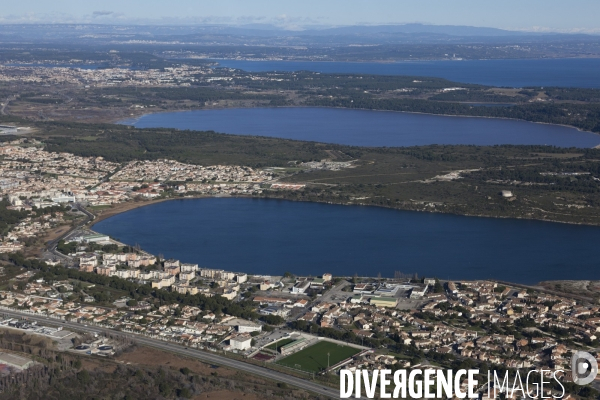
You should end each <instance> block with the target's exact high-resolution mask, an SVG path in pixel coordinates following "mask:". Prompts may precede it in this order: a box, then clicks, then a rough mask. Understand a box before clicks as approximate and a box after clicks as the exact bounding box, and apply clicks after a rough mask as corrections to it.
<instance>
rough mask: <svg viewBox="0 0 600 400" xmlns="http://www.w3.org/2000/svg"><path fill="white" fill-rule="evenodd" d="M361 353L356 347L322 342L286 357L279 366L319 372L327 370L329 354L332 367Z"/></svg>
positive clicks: (279, 362)
mask: <svg viewBox="0 0 600 400" xmlns="http://www.w3.org/2000/svg"><path fill="white" fill-rule="evenodd" d="M359 352H360V351H359V350H358V349H356V348H354V347H350V346H344V345H340V344H337V343H333V342H327V341H321V342H319V343H317V344H315V345H313V346H310V347H307V348H305V349H304V350H300V351H299V352H297V353H294V354H292V355H290V356H288V357H285V358H284V359H282V360H280V361H278V362H277V364H279V365H284V366H286V367H290V368H296V369H301V370H303V371H310V372H319V371H321V370H323V369H324V368H327V354H329V366H332V365H335V364H337V363H338V362H340V361H343V360H345V359H346V358H349V357H352V356H354V355H355V354H358V353H359Z"/></svg>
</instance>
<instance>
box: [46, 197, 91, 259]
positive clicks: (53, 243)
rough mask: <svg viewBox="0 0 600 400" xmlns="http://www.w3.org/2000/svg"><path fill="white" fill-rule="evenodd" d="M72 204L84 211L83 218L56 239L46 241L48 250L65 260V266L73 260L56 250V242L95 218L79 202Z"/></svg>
mask: <svg viewBox="0 0 600 400" xmlns="http://www.w3.org/2000/svg"><path fill="white" fill-rule="evenodd" d="M72 206H73V207H74V208H77V209H78V210H79V211H81V212H82V213H84V214H85V215H86V218H85V220H83V221H80V222H79V223H77V225H76V226H74V227H72V228H71V229H69V230H67V231H66V232H65V233H63V234H62V235H60V236H59V237H57V238H56V239H54V240H51V241H50V242H48V243H46V246H47V248H48V251H49V252H51V253H52V254H53V255H55V256H56V257H58V258H60V259H62V260H65V262H66V264H67V265H65V266H67V267H68V266H69V265H70V264H71V263H72V262H73V259H72V258H71V257H69V256H66V255H64V254H62V253H61V252H60V251H58V250H57V249H56V246H57V245H58V242H59V241H61V240H62V239H64V238H66V237H67V236H69V235H70V234H72V233H73V232H75V231H76V230H78V229H80V228H81V227H82V226H84V225H86V224H87V223H88V222H91V221H93V220H94V219H96V216H95V215H94V214H92V213H91V212H89V211H88V210H86V209H85V208H84V207H82V206H81V205H80V204H78V203H75V204H72Z"/></svg>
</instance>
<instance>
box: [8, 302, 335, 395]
mask: <svg viewBox="0 0 600 400" xmlns="http://www.w3.org/2000/svg"><path fill="white" fill-rule="evenodd" d="M0 314H5V315H8V316H10V317H12V318H21V317H27V318H28V320H30V321H37V322H38V323H43V324H44V325H59V326H63V327H66V328H70V329H72V330H75V331H81V332H92V333H99V332H107V333H115V331H114V330H112V329H107V328H100V327H97V326H85V325H83V324H78V323H75V322H68V321H64V323H63V321H58V320H56V319H53V318H47V317H43V316H38V315H31V314H26V313H20V312H15V311H8V310H0ZM119 333H120V334H122V335H125V336H127V337H130V338H132V339H134V340H135V341H136V342H137V343H139V344H142V345H144V346H148V347H154V348H157V349H161V350H167V351H170V352H172V353H176V354H181V355H184V356H187V357H192V358H196V359H198V360H200V361H203V362H206V363H210V364H215V365H221V366H224V367H229V368H233V369H236V370H239V371H243V372H247V373H250V374H254V375H259V376H261V377H264V378H268V379H272V380H274V381H277V382H284V383H286V384H288V385H290V386H295V387H297V388H300V389H304V390H307V391H309V392H313V393H316V394H318V395H321V396H326V397H329V398H334V399H338V398H339V390H338V389H333V388H329V387H327V386H324V385H320V384H318V383H315V382H312V381H306V380H304V379H300V378H296V377H294V376H290V375H286V374H284V373H281V372H277V371H273V370H270V369H267V368H263V367H259V366H256V365H252V364H248V363H245V362H243V361H238V360H232V359H230V358H226V357H224V356H220V355H218V354H216V353H210V352H205V351H201V350H196V349H188V348H184V347H182V346H180V345H177V344H172V343H167V342H164V341H162V340H158V339H152V338H147V337H144V336H138V335H133V334H127V333H125V332H119Z"/></svg>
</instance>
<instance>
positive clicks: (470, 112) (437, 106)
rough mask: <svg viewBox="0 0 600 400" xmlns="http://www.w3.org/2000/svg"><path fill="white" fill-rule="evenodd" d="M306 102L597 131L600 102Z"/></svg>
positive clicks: (357, 98)
mask: <svg viewBox="0 0 600 400" xmlns="http://www.w3.org/2000/svg"><path fill="white" fill-rule="evenodd" d="M307 105H312V106H319V107H344V108H360V109H367V110H390V111H406V112H419V113H426V114H445V115H460V116H474V117H493V118H512V119H522V120H525V121H531V122H543V123H548V124H560V125H571V126H574V127H576V128H579V129H582V130H586V131H591V132H600V104H596V103H589V104H575V103H560V104H555V103H528V104H522V105H515V106H512V107H476V106H470V105H466V104H460V103H447V102H440V101H431V100H419V99H374V98H368V97H365V96H353V97H352V98H334V99H328V98H320V99H312V100H311V101H308V102H307Z"/></svg>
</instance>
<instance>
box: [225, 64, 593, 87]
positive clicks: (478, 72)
mask: <svg viewBox="0 0 600 400" xmlns="http://www.w3.org/2000/svg"><path fill="white" fill-rule="evenodd" d="M217 61H218V63H219V65H220V66H221V67H228V68H237V69H242V70H245V71H249V72H263V71H314V72H321V73H353V74H354V73H360V74H373V75H412V76H431V77H438V78H445V79H448V80H451V81H454V82H464V83H476V84H480V85H490V86H505V87H527V86H562V87H582V88H600V59H598V58H565V59H546V60H465V61H407V62H397V63H388V64H382V63H370V62H366V63H356V62H311V61H238V60H217Z"/></svg>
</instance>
